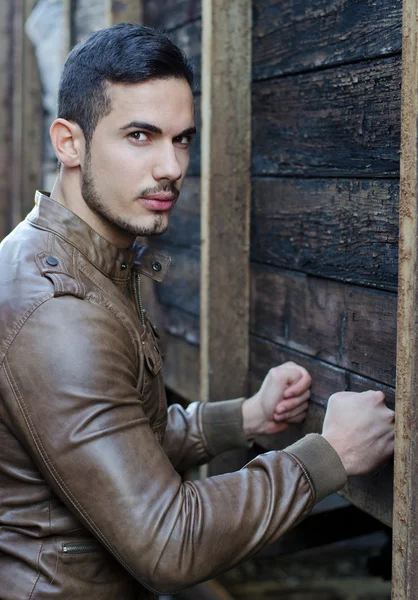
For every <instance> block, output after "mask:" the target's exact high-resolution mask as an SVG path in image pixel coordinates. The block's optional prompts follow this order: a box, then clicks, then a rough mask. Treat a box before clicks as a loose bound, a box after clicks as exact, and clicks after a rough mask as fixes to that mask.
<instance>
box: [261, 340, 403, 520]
mask: <svg viewBox="0 0 418 600" xmlns="http://www.w3.org/2000/svg"><path fill="white" fill-rule="evenodd" d="M250 347H251V353H250V365H251V392H252V393H255V392H256V391H257V390H258V388H259V386H260V384H261V381H262V379H263V377H264V375H265V374H266V373H267V371H268V370H269V369H270V368H271V367H274V366H276V365H278V364H281V363H283V362H285V361H287V360H292V361H295V362H297V363H298V364H301V365H302V366H304V367H305V368H306V369H308V371H309V372H310V373H311V376H312V396H311V403H310V408H309V412H308V417H307V419H306V421H305V422H304V423H303V424H302V425H300V426H292V429H291V430H290V429H289V431H288V432H284V433H282V434H279V435H276V436H263V437H262V438H257V443H259V444H260V445H261V446H262V447H263V448H264V449H266V450H274V449H282V448H285V447H286V446H288V445H289V444H291V443H292V442H293V441H295V440H296V439H299V438H301V437H303V436H304V435H305V434H306V433H311V432H316V433H320V432H321V430H322V421H323V418H324V415H325V408H326V405H327V400H328V398H329V396H330V395H331V394H333V393H335V392H337V391H343V390H352V391H356V392H362V391H365V390H369V389H378V390H382V391H383V392H384V393H385V396H386V402H387V404H388V406H390V407H391V408H393V406H394V401H395V391H394V389H393V388H391V387H388V386H385V385H382V384H381V383H379V382H376V381H373V380H371V379H368V378H365V377H361V376H359V375H356V374H353V373H350V372H348V371H345V370H344V369H340V368H338V367H334V366H332V365H329V364H327V363H325V362H323V361H320V360H317V359H314V358H309V357H307V356H306V355H303V354H301V353H299V352H295V351H291V350H289V349H288V348H286V347H284V346H279V345H277V344H273V343H271V342H267V341H266V340H261V339H259V338H257V337H255V336H251V338H250ZM392 489H393V478H392V469H391V467H390V466H388V467H385V468H384V469H382V470H381V471H380V472H379V473H377V474H374V475H372V476H367V477H366V476H364V477H356V478H353V479H352V480H351V481H350V483H349V485H348V486H346V487H345V488H344V490H343V495H344V496H345V497H346V498H347V499H348V500H350V501H351V502H353V504H355V505H356V506H358V507H359V508H361V509H362V510H365V511H366V512H368V513H369V514H371V515H373V516H375V517H376V518H378V519H379V520H381V521H382V522H383V523H385V524H387V525H390V524H391V522H392V497H393V493H392Z"/></svg>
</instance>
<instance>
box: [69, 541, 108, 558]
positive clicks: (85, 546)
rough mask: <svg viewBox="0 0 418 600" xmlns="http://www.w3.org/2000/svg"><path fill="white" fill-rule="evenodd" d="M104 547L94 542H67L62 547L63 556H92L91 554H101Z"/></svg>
mask: <svg viewBox="0 0 418 600" xmlns="http://www.w3.org/2000/svg"><path fill="white" fill-rule="evenodd" d="M102 550H103V546H101V545H100V544H99V543H98V542H94V541H85V542H83V541H81V542H66V543H64V544H63V545H62V552H63V554H66V555H67V556H68V555H71V554H90V553H91V552H101V551H102Z"/></svg>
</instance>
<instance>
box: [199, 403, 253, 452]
mask: <svg viewBox="0 0 418 600" xmlns="http://www.w3.org/2000/svg"><path fill="white" fill-rule="evenodd" d="M244 400H245V398H237V399H236V400H223V401H221V402H205V403H204V404H203V408H202V427H203V434H204V438H205V441H206V446H207V449H208V452H209V453H210V454H211V455H212V456H217V455H218V454H221V452H226V451H227V450H234V449H235V448H249V447H250V446H251V443H250V442H249V441H248V440H247V438H246V437H245V435H244V428H243V423H242V403H243V402H244Z"/></svg>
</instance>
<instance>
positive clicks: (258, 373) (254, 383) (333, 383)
mask: <svg viewBox="0 0 418 600" xmlns="http://www.w3.org/2000/svg"><path fill="white" fill-rule="evenodd" d="M288 360H292V361H294V362H297V363H299V364H301V365H302V366H303V367H305V368H306V369H308V371H309V372H310V373H311V376H312V380H313V383H312V390H311V391H312V395H311V400H312V402H313V403H314V404H318V405H320V406H322V407H323V408H326V406H327V403H328V398H329V397H330V396H331V394H334V393H335V392H340V391H344V390H352V391H355V392H363V391H366V390H370V389H376V390H381V391H382V392H383V393H384V394H385V396H386V403H387V405H388V406H389V407H390V408H393V407H394V406H395V390H394V388H393V387H390V386H387V385H385V384H383V383H381V382H378V381H374V380H372V379H370V378H368V377H362V376H361V375H358V374H356V373H351V372H350V371H346V370H345V369H342V368H341V367H336V366H334V365H331V364H329V363H326V362H324V361H322V360H318V359H317V358H313V357H310V356H307V355H306V354H302V353H301V352H298V351H296V350H292V349H290V348H288V347H286V346H282V345H279V344H276V343H274V342H270V341H268V340H264V339H262V338H259V337H257V336H255V335H252V336H250V377H251V386H250V390H251V393H252V394H254V393H255V392H256V391H257V390H258V388H259V387H260V385H261V382H262V380H263V378H264V377H265V375H266V374H267V372H268V370H269V369H271V368H272V367H274V366H277V365H280V364H282V363H284V362H286V361H288Z"/></svg>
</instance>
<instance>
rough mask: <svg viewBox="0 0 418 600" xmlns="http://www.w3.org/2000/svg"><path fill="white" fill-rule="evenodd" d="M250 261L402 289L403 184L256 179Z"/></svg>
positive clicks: (396, 182)
mask: <svg viewBox="0 0 418 600" xmlns="http://www.w3.org/2000/svg"><path fill="white" fill-rule="evenodd" d="M252 196H253V199H252V215H251V258H252V260H254V261H257V262H261V263H268V264H273V265H276V266H278V267H284V268H288V269H296V270H298V271H303V272H305V273H310V274H312V275H320V276H321V277H328V278H332V279H339V280H342V281H346V282H352V283H359V284H362V285H370V286H374V287H378V288H382V289H386V290H391V291H395V290H396V289H397V278H398V236H399V225H398V221H399V216H398V211H399V182H398V181H395V180H382V179H379V180H373V179H293V178H292V179H287V178H279V179H271V178H267V179H264V178H262V179H253V181H252Z"/></svg>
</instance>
